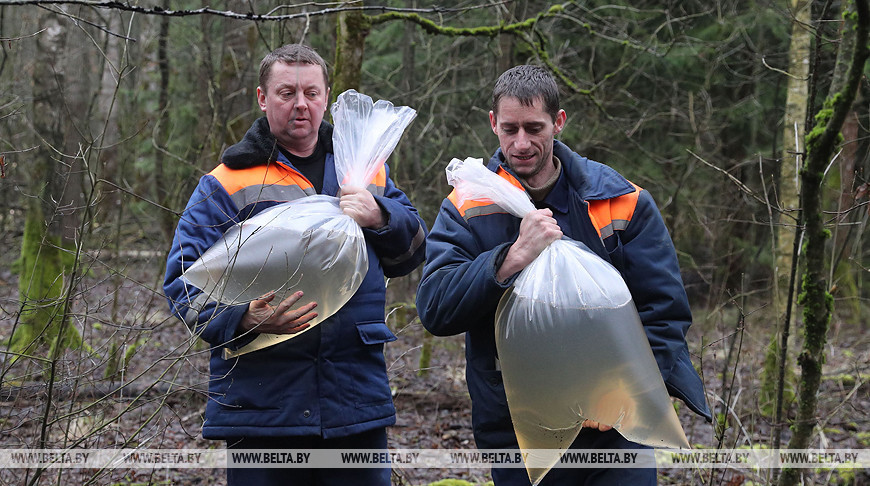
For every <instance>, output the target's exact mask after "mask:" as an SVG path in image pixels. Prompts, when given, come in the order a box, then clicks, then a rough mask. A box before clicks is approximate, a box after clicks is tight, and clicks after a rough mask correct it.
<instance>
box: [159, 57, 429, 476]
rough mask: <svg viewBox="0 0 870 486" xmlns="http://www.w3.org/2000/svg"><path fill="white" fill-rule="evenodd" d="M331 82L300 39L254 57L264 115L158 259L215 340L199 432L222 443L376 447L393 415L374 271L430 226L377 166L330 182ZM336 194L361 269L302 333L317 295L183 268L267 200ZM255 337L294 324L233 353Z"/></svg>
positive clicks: (181, 311)
mask: <svg viewBox="0 0 870 486" xmlns="http://www.w3.org/2000/svg"><path fill="white" fill-rule="evenodd" d="M328 87H329V79H328V74H327V68H326V63H325V62H324V61H323V59H322V58H321V57H320V56H319V55H318V54H317V53H316V52H315V51H314V50H313V49H311V48H309V47H307V46H303V45H298V44H293V45H287V46H284V47H281V48H279V49H276V50H275V51H273V52H272V53H270V54H268V55H267V56H266V57H265V58H264V59H263V62H262V64H261V67H260V80H259V87H258V88H257V97H258V102H259V105H260V108H261V109H262V111H263V112H264V113H265V115H266V116H265V117H263V118H260V119H258V120H257V121H255V122H254V124H253V126H252V127H251V128H250V129H249V130H248V132H247V133H246V134H245V137H244V139H243V140H242V141H240V142H239V143H237V144H235V145H233V146H232V147H230V148H229V149H227V150H226V151H225V152H224V154H223V156H222V160H221V162H222V163H221V164H220V165H219V166H218V167H217V168H215V169H214V170H213V171H212V172H211V173H209V174H207V175H205V176H203V177H202V179H201V180H200V182H199V185H198V187H197V189H196V190H195V191H194V194H193V196H192V197H191V199H190V202H189V203H188V205H187V207H186V209H185V211H184V213H183V215H182V217H181V220H180V221H179V224H178V229H177V231H176V235H175V238H174V241H173V244H172V249H171V251H170V255H169V258H168V262H167V270H166V278H165V283H164V289H165V291H166V295H167V297H168V299H169V303H170V307H171V309H172V312H173V314H175V315H176V316H177V317H179V318H180V319H181V320H183V321H184V322H185V323H186V324H187V325H188V326H189V327H190V328H191V330H192V332H194V333H195V334H196V335H197V336H199V337H201V338H202V339H204V340H205V341H207V342H208V343H209V345H210V346H211V360H210V380H209V400H208V403H207V405H206V413H205V423H204V424H203V437H205V438H207V439H224V440H226V441H227V445H228V447H230V448H239V449H282V450H289V449H315V448H324V449H363V448H365V449H371V448H374V449H385V448H386V447H387V442H386V429H385V427H386V426H388V425H392V424H393V423H394V422H395V408H394V407H393V404H392V399H391V394H390V387H389V382H388V379H387V373H386V366H385V363H384V356H383V346H384V344H385V343H387V342H390V341H393V340H395V339H396V337H395V336H394V335H393V334H392V332H391V331H390V330H389V328H388V327H387V326H386V324H385V322H384V319H385V317H384V307H385V283H384V277H385V276H387V277H393V276H400V275H405V274H407V273H409V272H410V271H411V270H413V269H414V268H416V267H417V266H418V265H419V264H420V263H421V262H422V260H423V255H424V252H425V235H426V228H425V225H424V223H423V221H422V219H421V218H420V217H419V215H418V214H417V211H416V209H415V208H414V207H413V206H412V205H411V203H410V202H409V201H408V198H407V197H406V196H405V194H403V193H402V192H401V191H400V190H399V189H398V188H396V186H395V185H394V184H393V182H392V180H390V178H389V174H388V169H387V168H386V166H385V165H383V166H381V168H380V171H379V173H378V174H377V175H376V176H375V177H374V181H373V182H372V185H371V186H370V187H369V188H364V187H350V186H340V182H342V181H339V180H337V176H336V168H335V163H334V160H335V157H334V150H333V127H332V126H331V125H330V124H328V123H326V122H324V121H323V117H324V115H325V112H326V109H327V103H328V100H329V88H328ZM366 98H367V97H366ZM369 101H370V99H369ZM390 150H392V148H390ZM387 155H388V154H387ZM385 157H386V156H384V159H385ZM340 187H341V188H340ZM339 192H340V208H341V210H342V211H343V213H344V214H346V215H348V216H350V217H351V218H353V220H354V221H356V222H357V223H358V224H359V226H360V227H362V232H363V234H364V238H365V246H366V249H365V250H366V252H367V260H368V271H367V273H366V274H365V276H364V278H363V279H362V283H361V285H360V287H359V289H358V290H357V291H356V292H355V293H354V294H353V296H352V297H350V300H349V301H347V303H346V304H344V306H343V307H341V308H340V309H339V310H338V311H337V312H336V313H335V314H333V315H332V316H331V317H329V318H328V319H326V320H325V321H324V322H323V323H321V324H318V325H317V326H313V327H311V328H310V329H308V327H309V325H310V323H311V322H315V321H314V319H316V318H317V313H318V307H317V304H318V303H317V302H309V301H308V300H307V299H306V296H305V295H304V294H303V292H301V291H297V292H293V293H291V294H290V295H289V296H288V297H286V298H285V299H284V300H283V301H281V302H277V301H276V299H275V297H274V295H266V296H263V298H261V299H256V300H253V301H252V302H250V303H246V304H240V305H226V304H221V303H218V301H219V300H220V299H219V298H218V299H215V298H214V296H211V295H208V294H207V293H204V292H202V291H201V290H200V289H199V288H196V287H195V286H192V285H191V284H190V283H189V282H188V281H186V280H185V279H184V278H182V275H183V273H184V270H185V269H186V268H188V267H190V266H191V264H193V263H194V261H196V260H197V259H198V258H200V256H202V254H203V253H205V251H206V250H208V249H209V248H210V247H211V246H212V245H213V244H214V243H215V242H217V241H218V240H219V239H220V238H221V237H222V235H223V234H224V233H225V232H226V231H227V230H228V229H230V228H232V227H234V226H237V225H238V224H239V223H241V222H244V221H246V220H248V219H249V218H251V217H253V216H254V215H256V214H258V213H261V212H263V211H265V210H267V209H269V208H271V207H274V206H275V205H278V204H281V203H285V202H287V201H294V200H301V199H303V198H307V197H310V196H316V197H322V196H318V195H320V194H323V195H329V196H337V195H339ZM373 193H374V194H373ZM300 244H301V243H300V242H297V241H278V242H275V244H274V246H275V248H276V249H280V248H281V246H282V245H285V246H287V245H291V246H292V245H300ZM242 250H244V248H243V247H242V248H240V250H239V251H242ZM303 278H311V276H310V275H306V276H305V277H303ZM314 278H316V276H314ZM306 329H308V330H307V332H304V333H301V331H303V330H306ZM262 333H269V334H295V333H301V334H299V335H298V336H296V337H294V338H293V339H290V340H286V341H282V342H280V343H278V344H274V345H270V346H268V347H265V348H263V349H258V350H256V351H253V352H250V353H245V354H241V355H240V356H237V354H238V353H237V354H233V352H235V351H238V350H240V349H241V348H243V347H244V346H245V345H246V344H249V343H251V342H252V341H253V340H254V339H255V338H256V337H257V336H258V335H260V334H262ZM227 351H229V352H230V353H226V352H227ZM227 356H230V358H229V359H226V358H227ZM232 356H236V357H232ZM227 479H228V484H230V485H233V484H245V485H252V484H258V485H261V484H297V483H298V484H372V485H378V484H380V485H388V484H390V470H389V468H371V469H356V470H351V469H341V468H339V469H331V470H330V469H323V468H321V469H308V470H304V469H300V468H275V469H248V468H231V467H230V468H228V469H227Z"/></svg>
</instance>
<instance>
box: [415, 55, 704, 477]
mask: <svg viewBox="0 0 870 486" xmlns="http://www.w3.org/2000/svg"><path fill="white" fill-rule="evenodd" d="M566 119H567V115H566V113H565V111H564V110H561V109H560V108H559V97H558V87H557V85H556V82H555V80H554V79H553V77H552V76H551V75H550V74H549V73H547V72H546V71H545V70H544V69H542V68H538V67H533V66H518V67H515V68H513V69H510V70H508V71H507V72H505V73H504V74H502V76H501V77H500V78H499V79H498V81H497V82H496V85H495V88H494V90H493V99H492V111H491V112H490V122H491V126H492V130H493V132H494V133H495V134H496V135H497V136H498V139H499V145H500V148H499V149H498V150H497V151H496V152H495V154H494V155H493V156H492V158H491V159H490V161H489V163H488V164H486V165H487V168H488V169H489V170H490V171H492V172H494V173H496V174H497V175H498V176H500V177H501V178H502V179H504V180H506V181H508V182H510V183H511V184H513V185H514V186H517V187H522V188H523V189H524V190H525V192H526V193H527V194H528V195H529V197H530V198H531V199H532V201H534V205H535V207H536V208H537V209H536V210H534V211H531V212H528V213H527V214H526V215H525V216H524V217H523V218H522V219H519V218H517V217H515V216H513V215H511V214H510V213H509V212H508V211H507V210H506V209H505V208H501V207H499V206H498V205H496V204H494V203H493V202H492V201H491V200H486V199H480V200H474V201H469V202H463V201H458V200H457V199H456V198H455V197H454V195H455V192H454V194H453V195H451V197H449V198H448V199H445V201H444V202H443V203H442V205H441V209H440V212H439V214H438V217H437V219H436V222H435V225H434V227H433V228H432V231H431V233H430V235H429V237H428V239H427V263H426V266H425V267H424V271H423V278H422V280H421V282H420V286H419V289H418V293H417V309H418V312H419V315H420V318H421V321H422V322H423V325H424V326H425V327H426V328H427V329H428V330H429V331H431V332H432V333H433V334H435V335H453V334H459V333H466V359H467V371H466V377H467V382H468V387H469V392H470V394H471V399H472V422H473V426H474V435H475V440H476V443H477V447H478V448H481V449H502V448H514V449H515V448H518V447H519V446H518V442H517V436H516V434H515V430H514V427H513V425H512V421H511V415H510V412H509V409H508V402H507V398H506V394H505V388H504V382H503V378H502V371H501V364H500V362H499V357H498V355H497V350H496V333H495V321H496V309H497V306H498V304H499V301H500V299H502V296H503V295H504V294H505V290H506V289H509V288H511V287H512V285H513V284H514V281H515V280H516V279H517V274H518V272H520V271H521V270H523V269H524V268H526V267H527V266H529V265H530V264H531V263H532V262H533V261H534V260H535V258H536V257H537V256H538V255H539V254H541V252H542V251H544V249H545V248H547V247H548V246H549V245H550V244H551V243H552V242H554V241H556V240H558V239H560V238H561V237H562V236H563V235H564V236H567V237H569V238H571V239H573V240H575V241H578V242H581V243H583V244H585V245H586V246H587V247H588V248H589V249H591V250H592V251H593V252H594V253H595V254H597V255H598V256H599V257H601V259H603V260H605V261H606V262H609V263H610V264H612V265H613V266H614V267H615V268H616V269H617V270H618V271H619V273H620V274H621V276H622V278H623V279H624V280H625V284H627V286H628V289H629V291H630V294H631V297H632V299H633V300H634V304H635V305H636V307H637V310H638V313H639V315H640V319H641V322H642V324H643V330H644V331H645V334H646V338H647V339H648V341H649V345H650V347H651V348H652V353H653V354H654V360H655V362H656V364H657V365H658V368H659V371H660V372H661V376H662V378H663V379H664V383H665V385H666V386H667V391H668V392H670V394H671V395H673V396H676V397H678V398H680V399H682V400H683V401H685V402H686V403H687V405H688V406H689V407H690V408H691V409H692V410H694V411H695V412H697V413H699V414H701V415H703V416H705V417H706V418H707V419H708V420H709V418H710V412H709V410H708V408H707V405H706V401H705V398H704V392H703V385H702V383H701V380H700V378H699V377H698V374H697V373H696V371H695V370H694V368H693V366H692V363H691V361H690V359H689V353H688V348H687V345H686V341H685V334H686V331H687V330H688V328H689V326H690V324H691V313H690V310H689V305H688V301H687V297H686V293H685V290H684V288H683V285H682V280H681V278H680V274H679V268H678V265H677V260H676V254H675V251H674V248H673V244H672V243H671V240H670V236H669V235H668V233H667V230H666V228H665V226H664V222H663V221H662V218H661V215H660V214H659V211H658V209H657V208H656V206H655V203H654V201H653V200H652V198H651V196H650V195H649V194H648V193H647V192H646V191H643V190H641V189H640V188H638V187H636V186H634V185H633V184H631V183H630V182H628V181H627V180H626V179H625V178H623V177H622V176H621V175H619V174H618V173H617V172H616V171H614V170H613V169H611V168H609V167H607V166H605V165H602V164H598V163H596V162H593V161H590V160H588V159H586V158H584V157H581V156H580V155H578V154H576V153H574V152H572V151H571V150H570V149H569V148H568V147H567V146H565V145H564V144H562V143H561V142H558V141H555V140H554V136H555V135H557V134H558V133H559V132H560V131H561V130H562V128H563V127H564V125H565V122H566ZM546 283H547V282H542V285H544V284H546ZM588 339H589V340H592V341H594V340H595V339H596V336H595V335H594V334H590V335H588ZM569 351H570V350H569ZM527 366H528V367H529V368H530V369H535V363H534V362H530V363H527ZM608 371H610V370H608ZM571 447H572V448H575V449H631V448H638V447H641V446H639V445H638V444H635V443H632V442H629V441H628V440H626V439H625V438H623V437H622V436H621V435H620V434H619V433H618V432H617V431H616V430H614V429H611V428H610V427H609V426H608V425H606V424H599V423H595V422H592V421H586V422H585V423H583V428H582V430H581V431H580V433H579V435H578V436H577V438H576V439H575V440H574V442H573V444H571ZM492 473H493V479H494V481H495V484H496V486H504V485H528V484H530V479H529V476H528V475H527V472H526V471H525V470H523V469H519V468H503V469H498V468H494V469H493V472H492ZM655 483H656V471H655V469H625V468H620V469H606V468H602V469H584V468H565V469H559V468H555V469H553V470H551V471H549V473H548V474H547V475H546V476H545V477H544V478H543V480H542V481H541V482H540V483H539V484H543V485H564V484H571V485H574V484H596V485H607V484H632V485H639V484H655Z"/></svg>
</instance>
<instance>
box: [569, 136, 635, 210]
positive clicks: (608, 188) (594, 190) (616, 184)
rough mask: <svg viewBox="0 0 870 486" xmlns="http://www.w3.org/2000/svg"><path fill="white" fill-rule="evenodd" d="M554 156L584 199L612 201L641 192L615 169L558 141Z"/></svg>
mask: <svg viewBox="0 0 870 486" xmlns="http://www.w3.org/2000/svg"><path fill="white" fill-rule="evenodd" d="M553 154H554V155H555V156H556V157H559V160H560V161H561V162H562V166H563V167H565V170H566V172H567V174H568V177H569V178H570V179H571V181H572V185H573V186H574V187H576V188H577V189H578V192H580V194H581V195H582V197H583V199H586V200H590V199H591V200H601V199H612V198H615V197H619V196H624V195H626V194H631V193H633V192H635V191H640V190H641V188H640V187H638V186H636V185H635V184H633V183H632V182H631V181H629V180H628V179H626V178H625V177H624V176H623V175H622V174H620V173H619V172H618V171H617V170H616V169H614V168H613V167H610V166H609V165H606V164H602V163H600V162H596V161H594V160H590V159H588V158H586V157H583V156H582V155H579V154H577V153H576V152H574V151H573V150H571V149H570V148H568V146H567V145H565V144H564V143H562V142H560V141H558V140H556V141H555V142H554V146H553Z"/></svg>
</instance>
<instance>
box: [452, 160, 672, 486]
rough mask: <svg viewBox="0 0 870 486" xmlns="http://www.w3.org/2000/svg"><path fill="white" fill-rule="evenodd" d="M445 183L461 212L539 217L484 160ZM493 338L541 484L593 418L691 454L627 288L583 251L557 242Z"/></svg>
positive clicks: (456, 168) (457, 170)
mask: <svg viewBox="0 0 870 486" xmlns="http://www.w3.org/2000/svg"><path fill="white" fill-rule="evenodd" d="M447 180H448V182H449V183H450V184H451V185H453V186H454V187H455V188H456V193H457V196H458V198H459V201H460V204H461V202H462V201H465V200H467V199H477V200H479V199H485V200H489V201H492V202H493V203H495V204H497V205H498V206H500V207H501V208H503V209H504V210H506V211H508V212H509V213H511V214H513V215H514V216H517V217H523V216H524V215H526V214H528V213H529V212H531V211H533V210H534V209H535V207H534V205H533V204H532V202H531V201H530V200H529V198H528V196H527V195H526V193H525V192H524V191H522V190H520V189H519V188H517V187H515V186H513V185H512V184H511V183H509V182H508V181H506V180H504V179H502V178H501V177H499V176H497V175H496V174H494V173H493V172H491V171H490V170H489V169H487V168H486V167H485V166H484V165H483V164H482V161H481V160H480V159H471V158H469V159H466V160H465V161H460V160H457V159H453V161H452V162H451V163H450V164H449V165H448V167H447ZM495 334H496V336H495V338H496V346H497V349H498V356H499V364H500V366H501V370H502V376H503V379H504V387H505V393H506V395H507V400H508V408H509V409H510V414H511V420H512V422H513V425H514V431H515V432H516V435H517V439H518V442H519V446H520V448H521V449H525V450H527V451H529V455H528V456H527V457H526V463H525V464H526V469H527V472H528V473H529V478H530V480H531V481H532V483H533V484H538V482H540V480H541V479H543V477H544V475H545V474H546V473H547V471H549V470H550V468H552V467H553V465H554V464H555V463H556V462H558V460H559V457H560V453H561V452H562V451H564V450H566V449H567V448H568V447H569V446H570V445H571V443H572V442H573V441H574V439H575V438H576V437H577V434H579V432H580V428H581V423H582V422H583V420H585V419H591V420H594V421H596V422H600V423H603V424H606V425H611V426H613V428H615V429H616V430H618V431H619V433H620V434H622V435H623V436H624V437H625V438H627V439H629V440H631V441H634V442H638V443H641V444H645V445H648V446H652V447H672V448H681V447H684V448H688V447H689V444H688V440H687V439H686V436H685V433H684V432H683V428H682V426H681V425H680V422H679V419H678V417H677V414H676V412H675V411H674V408H673V405H672V403H671V400H670V397H669V396H668V393H667V390H666V388H665V384H664V381H663V380H662V377H661V374H660V372H659V369H658V366H657V365H656V361H655V357H654V356H653V353H652V350H651V349H650V346H649V341H648V339H647V337H646V333H645V332H644V330H643V325H642V323H641V321H640V317H639V316H638V313H637V310H636V309H635V307H634V302H633V300H632V297H631V293H630V292H629V290H628V287H627V286H626V285H625V282H624V281H623V279H622V276H621V275H620V274H619V272H618V271H617V270H616V269H615V268H613V266H612V265H610V264H609V263H607V262H606V261H604V260H603V259H601V258H600V257H599V256H598V255H596V254H595V253H594V252H592V251H591V250H589V249H588V248H587V247H586V246H585V245H583V244H582V243H580V242H576V241H573V240H570V239H568V238H563V239H561V240H558V241H554V242H553V243H552V244H550V245H549V246H548V247H547V248H546V249H545V250H544V251H543V252H542V253H541V254H540V255H539V256H538V257H537V258H536V259H535V260H534V261H533V262H532V263H531V264H529V265H528V266H527V267H526V268H525V269H523V270H522V271H521V272H520V274H519V275H518V276H517V279H516V281H515V282H514V284H513V286H512V287H511V288H510V289H508V290H507V291H505V294H504V295H503V296H502V298H501V300H500V301H499V304H498V307H497V309H496V317H495Z"/></svg>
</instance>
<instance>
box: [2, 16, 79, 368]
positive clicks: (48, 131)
mask: <svg viewBox="0 0 870 486" xmlns="http://www.w3.org/2000/svg"><path fill="white" fill-rule="evenodd" d="M38 22H39V24H40V28H41V29H45V30H44V31H43V32H42V33H41V34H40V36H39V38H38V39H37V47H36V59H35V62H34V68H33V75H32V78H31V79H32V83H33V85H32V89H33V105H32V110H33V111H32V114H31V116H32V123H33V130H34V132H35V141H36V143H35V145H36V146H37V149H36V150H35V151H34V152H33V158H32V163H31V164H30V167H31V168H32V169H31V170H30V171H28V175H29V177H30V180H29V184H30V187H31V191H30V193H31V194H33V195H34V197H32V198H30V199H29V200H28V203H27V216H26V222H25V230H24V237H23V239H22V244H21V258H20V259H19V264H20V267H19V268H20V269H21V272H20V274H19V279H18V293H19V299H20V302H21V314H20V319H19V321H18V323H17V325H16V326H15V329H14V331H13V334H12V337H11V339H10V345H9V349H10V351H12V352H13V353H20V354H22V355H36V354H37V353H36V351H37V349H38V348H41V347H42V346H43V345H49V346H52V347H55V349H63V348H64V347H66V346H67V345H71V344H74V343H75V342H78V341H79V336H78V333H77V332H76V330H75V328H73V327H72V326H64V325H63V324H64V299H63V297H62V296H63V289H64V261H65V260H66V258H65V252H64V246H67V245H66V242H65V241H64V238H63V236H64V224H63V223H64V214H65V212H68V211H71V210H70V209H68V208H64V207H63V206H64V201H65V198H64V184H65V181H66V179H67V177H68V172H69V169H68V167H67V165H64V164H62V163H59V162H57V161H56V160H55V159H56V158H60V157H61V155H60V153H62V152H63V143H64V136H63V124H64V117H63V116H59V115H58V107H61V106H63V104H64V99H63V92H62V90H61V87H62V86H64V85H65V77H66V76H65V71H64V67H65V56H64V48H65V46H66V36H67V31H66V23H65V22H64V21H63V20H62V19H61V18H60V17H59V16H58V15H57V14H54V13H51V12H48V11H43V12H42V14H41V15H40V17H39V20H38ZM64 329H65V331H64ZM61 331H64V332H63V335H61ZM43 355H44V354H43Z"/></svg>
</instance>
